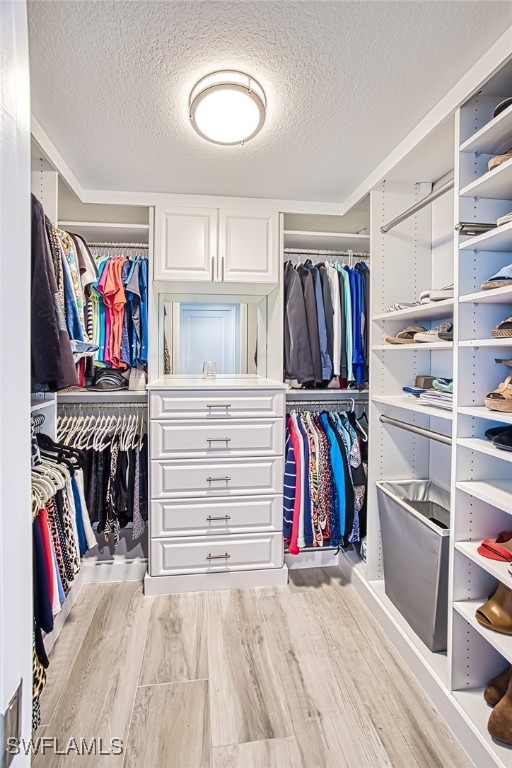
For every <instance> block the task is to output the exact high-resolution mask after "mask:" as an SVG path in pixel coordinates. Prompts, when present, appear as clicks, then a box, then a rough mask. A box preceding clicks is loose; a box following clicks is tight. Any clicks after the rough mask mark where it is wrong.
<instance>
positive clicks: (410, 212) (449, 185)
mask: <svg viewBox="0 0 512 768" xmlns="http://www.w3.org/2000/svg"><path fill="white" fill-rule="evenodd" d="M454 184H455V181H454V179H450V181H447V182H445V183H444V184H441V186H440V187H438V188H437V189H433V190H432V192H430V193H429V194H428V195H426V197H423V198H422V199H421V200H418V202H417V203H414V205H411V207H410V208H408V209H407V210H406V211H404V212H403V213H401V214H400V215H399V216H395V218H394V219H391V221H388V223H387V224H384V225H383V226H382V227H381V228H380V231H381V232H382V234H383V235H385V234H386V233H387V232H389V230H390V229H393V227H396V226H397V224H400V223H401V222H402V221H405V220H406V219H408V218H410V217H411V216H414V214H415V213H418V211H421V209H422V208H425V206H426V205H430V203H433V202H434V200H437V198H438V197H441V196H442V195H444V194H446V192H449V191H450V189H453V186H454Z"/></svg>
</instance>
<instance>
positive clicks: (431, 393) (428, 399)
mask: <svg viewBox="0 0 512 768" xmlns="http://www.w3.org/2000/svg"><path fill="white" fill-rule="evenodd" d="M418 378H420V379H422V378H423V379H424V378H425V377H418ZM416 383H418V381H417V382H416ZM403 392H406V393H407V394H408V395H413V396H414V397H417V398H418V402H419V403H420V405H433V406H435V407H437V408H444V409H445V410H447V411H451V410H452V409H453V380H452V379H444V378H436V379H433V380H432V386H431V387H429V388H428V389H424V388H423V387H403Z"/></svg>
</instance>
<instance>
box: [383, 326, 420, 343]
mask: <svg viewBox="0 0 512 768" xmlns="http://www.w3.org/2000/svg"><path fill="white" fill-rule="evenodd" d="M426 330H427V329H426V328H424V327H423V326H422V325H408V326H407V328H404V329H403V330H401V331H398V333H397V335H396V336H387V337H386V341H387V343H388V344H411V343H412V342H414V335H415V334H416V333H420V332H421V331H426Z"/></svg>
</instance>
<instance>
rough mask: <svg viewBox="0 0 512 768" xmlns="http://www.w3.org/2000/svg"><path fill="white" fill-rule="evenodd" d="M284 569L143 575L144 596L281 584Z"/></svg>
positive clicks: (285, 581) (283, 584)
mask: <svg viewBox="0 0 512 768" xmlns="http://www.w3.org/2000/svg"><path fill="white" fill-rule="evenodd" d="M287 584H288V568H287V566H286V565H283V567H282V568H266V569H264V568H262V569H261V570H255V571H227V572H222V573H189V574H187V575H185V576H182V575H179V576H150V575H149V574H146V576H145V577H144V594H145V595H172V594H178V593H182V592H212V591H214V590H216V589H247V588H251V587H285V586H286V585H287Z"/></svg>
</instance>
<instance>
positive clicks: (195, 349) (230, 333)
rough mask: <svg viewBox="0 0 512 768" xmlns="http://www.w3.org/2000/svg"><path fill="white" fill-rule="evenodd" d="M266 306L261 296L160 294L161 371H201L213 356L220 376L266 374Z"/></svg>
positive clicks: (190, 372) (173, 372) (162, 374)
mask: <svg viewBox="0 0 512 768" xmlns="http://www.w3.org/2000/svg"><path fill="white" fill-rule="evenodd" d="M266 311H267V301H266V297H263V298H262V297H260V296H215V295H212V296H194V295H186V296H184V295H170V294H167V295H162V296H161V297H160V325H161V344H160V349H161V362H160V375H161V376H167V375H171V374H179V375H182V376H196V375H202V373H203V363H204V362H205V361H215V364H216V369H217V375H219V376H220V375H225V376H240V375H247V374H249V375H250V374H253V375H256V374H258V375H261V376H265V375H266V370H265V369H266V360H265V353H266V344H265V329H266ZM258 350H261V355H259V354H258ZM260 358H262V359H260Z"/></svg>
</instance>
